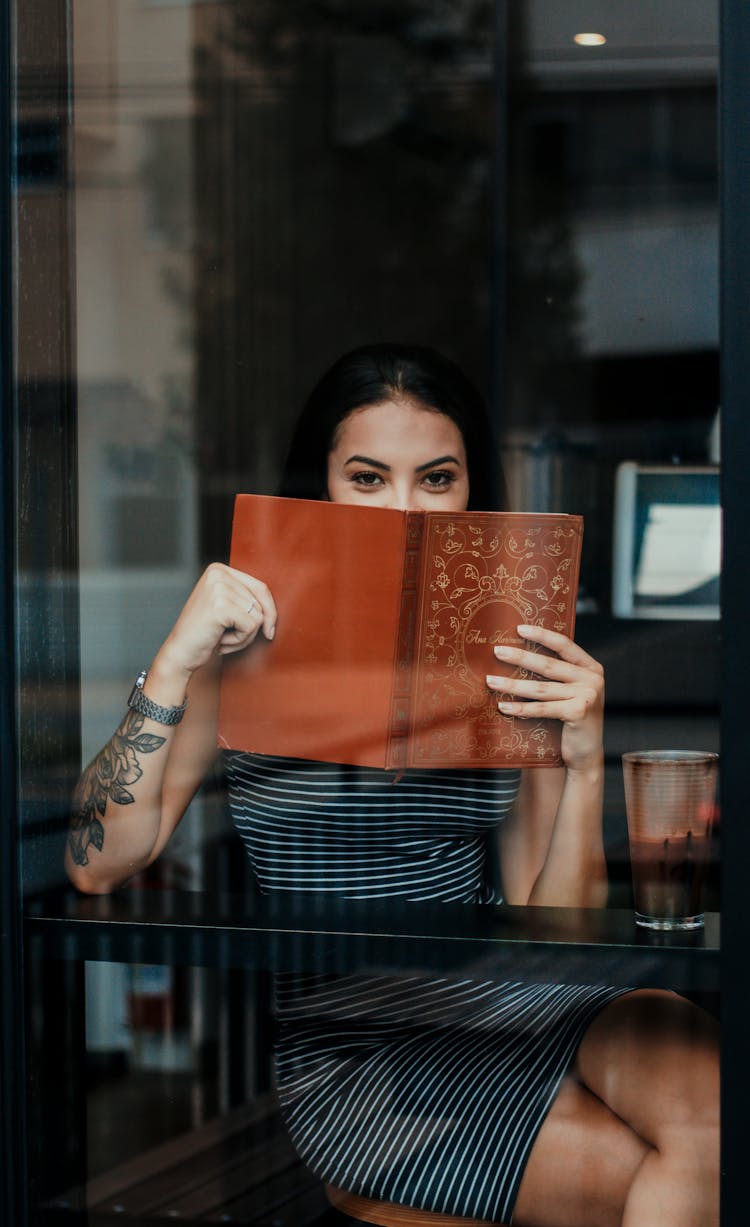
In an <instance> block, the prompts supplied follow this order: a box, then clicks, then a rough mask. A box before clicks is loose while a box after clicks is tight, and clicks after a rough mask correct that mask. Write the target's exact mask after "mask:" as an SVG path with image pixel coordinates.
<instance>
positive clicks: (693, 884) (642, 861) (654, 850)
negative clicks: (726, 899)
mask: <svg viewBox="0 0 750 1227" xmlns="http://www.w3.org/2000/svg"><path fill="white" fill-rule="evenodd" d="M708 847H709V839H708V836H707V834H706V833H705V832H704V833H702V834H699V835H696V834H694V833H693V832H692V831H688V832H687V834H686V835H672V836H669V837H665V838H663V839H654V838H652V839H647V838H644V837H641V838H637V839H631V844H630V857H631V863H632V868H633V893H634V896H635V910H636V912H637V913H638V914H639V915H641V916H658V917H664V918H665V919H666V918H675V919H677V918H680V917H687V916H697V915H699V914H700V913H701V911H702V907H701V886H702V882H703V875H704V872H705V867H706V860H707V856H708Z"/></svg>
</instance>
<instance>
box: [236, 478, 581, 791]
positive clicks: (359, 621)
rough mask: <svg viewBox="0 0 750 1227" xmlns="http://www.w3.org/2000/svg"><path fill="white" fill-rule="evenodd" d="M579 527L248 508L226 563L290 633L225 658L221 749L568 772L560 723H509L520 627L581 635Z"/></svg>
mask: <svg viewBox="0 0 750 1227" xmlns="http://www.w3.org/2000/svg"><path fill="white" fill-rule="evenodd" d="M582 531H583V522H582V519H581V517H580V516H568V515H543V514H525V513H520V514H519V513H511V512H477V511H463V512H418V511H416V512H412V511H409V512H405V511H393V510H386V509H382V508H374V507H361V506H350V505H346V504H342V503H327V502H313V501H308V500H304V499H284V498H270V497H263V496H257V495H248V494H240V495H238V496H237V500H236V504H235V513H234V527H233V531H232V550H231V557H230V563H231V565H232V566H233V567H237V568H238V569H240V570H243V571H246V572H248V573H249V574H251V575H254V576H256V577H257V578H258V579H262V580H263V581H264V582H265V583H266V584H268V586H269V588H270V589H271V592H272V593H273V595H274V598H275V600H276V605H277V608H278V623H277V628H276V634H275V637H274V639H273V640H272V641H271V642H270V643H269V642H268V641H266V640H265V639H263V637H262V635H259V637H258V639H257V640H256V642H255V643H254V644H252V645H251V646H250V647H249V648H248V649H246V650H245V651H243V652H239V653H237V654H236V655H231V656H229V657H227V658H226V661H225V665H224V672H223V678H222V684H221V700H220V710H219V744H220V746H222V747H224V748H227V749H236V750H250V751H255V752H257V753H262V754H274V755H282V756H288V757H293V758H309V759H317V760H320V761H322V762H336V763H351V764H357V765H360V766H369V767H383V768H387V769H390V770H395V771H398V770H402V769H404V768H407V767H519V766H529V765H542V766H544V765H549V766H556V765H558V764H559V763H560V726H559V724H558V722H557V721H544V720H522V719H517V718H515V717H509V716H504V715H502V714H501V713H500V712H499V711H498V709H497V703H498V699H499V698H500V694H499V693H497V692H495V691H490V690H489V689H488V688H487V684H486V681H485V679H486V676H487V674H488V673H494V674H499V675H503V674H504V673H505V674H507V673H508V672H509V669H508V667H507V666H504V665H502V664H501V662H500V661H498V659H497V657H496V656H495V655H494V653H493V650H492V649H493V646H494V645H495V644H499V643H511V644H519V643H520V642H521V641H520V639H519V637H518V634H517V629H516V628H517V627H518V625H519V624H522V623H527V624H533V625H541V626H547V627H550V628H551V629H554V630H559V631H562V632H563V633H564V634H566V635H571V636H572V633H573V626H574V621H575V605H576V591H577V586H578V572H579V565H580V553H581V538H582Z"/></svg>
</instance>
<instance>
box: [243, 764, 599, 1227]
mask: <svg viewBox="0 0 750 1227" xmlns="http://www.w3.org/2000/svg"><path fill="white" fill-rule="evenodd" d="M225 762H226V770H227V776H228V781H229V795H230V803H231V807H232V814H233V819H234V822H235V825H236V827H237V829H238V831H239V833H240V835H241V836H242V839H243V841H244V843H245V846H246V848H247V851H248V853H249V856H250V859H251V861H252V864H253V867H254V869H255V873H256V875H257V878H258V882H259V884H260V887H261V889H262V890H263V891H265V892H272V891H315V892H320V891H322V892H333V893H335V894H338V895H339V896H341V897H345V898H349V899H376V898H383V897H399V898H402V899H410V900H415V901H417V900H420V901H424V900H432V901H436V900H440V901H444V902H456V901H462V902H474V903H476V902H481V901H491V900H492V895H491V893H490V892H488V891H487V889H486V887H485V884H484V856H485V841H486V835H487V832H488V831H490V830H492V829H493V828H495V827H496V826H497V825H498V823H499V822H500V821H502V819H503V817H504V816H505V815H506V814H507V812H508V810H509V808H510V806H511V805H512V803H513V801H514V799H515V796H516V793H517V789H518V783H519V773H518V772H515V771H500V770H498V771H475V772H471V771H409V772H407V773H406V774H405V775H403V777H401V778H398V779H397V778H395V777H394V776H393V775H392V774H389V773H387V772H383V771H376V770H369V769H363V768H352V767H345V766H335V765H331V764H325V763H310V762H306V761H303V760H296V759H278V758H271V757H268V756H260V755H248V754H242V753H237V752H232V753H228V754H226V755H225ZM621 991H622V990H619V989H612V988H606V987H604V986H590V985H588V986H580V985H579V986H577V985H564V984H544V985H540V984H527V983H524V982H522V981H521V980H519V981H516V982H508V981H501V982H498V981H496V980H493V979H491V978H489V977H488V969H487V968H486V967H483V968H481V969H479V968H478V969H477V975H476V977H474V976H471V977H467V978H461V979H459V978H447V977H446V978H440V977H435V976H427V975H403V976H395V975H390V974H388V975H383V976H378V975H372V976H363V975H348V976H334V975H321V974H310V975H299V974H285V975H282V976H279V977H278V978H277V985H276V994H277V1012H278V1016H279V1023H280V1039H279V1043H278V1047H277V1083H278V1091H279V1099H280V1102H281V1106H282V1111H283V1113H284V1116H285V1119H286V1122H287V1125H288V1127H289V1131H290V1134H291V1137H292V1140H293V1142H294V1144H295V1146H296V1148H297V1150H298V1151H299V1153H300V1155H301V1157H302V1158H303V1160H304V1161H305V1162H306V1163H307V1164H308V1166H309V1167H310V1168H311V1169H312V1170H313V1171H314V1172H315V1173H316V1174H317V1175H318V1176H319V1177H320V1178H321V1180H323V1181H325V1182H326V1183H329V1184H332V1185H335V1186H337V1187H339V1188H342V1189H346V1190H347V1191H349V1192H352V1193H358V1194H360V1195H361V1196H364V1197H371V1198H377V1199H380V1200H384V1201H394V1202H400V1203H402V1204H405V1205H411V1206H417V1207H419V1208H421V1209H425V1210H432V1211H436V1212H438V1213H444V1214H454V1215H460V1216H465V1217H469V1218H477V1219H484V1220H487V1221H489V1222H502V1223H510V1222H511V1220H512V1214H513V1206H514V1203H515V1198H516V1195H517V1192H518V1187H519V1184H520V1181H521V1177H522V1176H523V1171H524V1167H525V1164H526V1160H527V1158H528V1155H529V1152H530V1150H531V1147H532V1145H533V1142H534V1139H535V1137H536V1135H537V1133H538V1131H539V1128H540V1127H541V1125H542V1123H543V1121H544V1118H545V1115H546V1113H547V1111H548V1109H549V1107H550V1105H551V1103H552V1101H553V1100H554V1097H555V1095H556V1093H557V1090H558V1088H559V1085H560V1081H561V1079H562V1078H563V1077H564V1075H565V1073H566V1072H567V1070H568V1069H569V1068H570V1065H571V1062H572V1060H573V1058H574V1056H575V1052H576V1049H577V1047H578V1044H579V1043H580V1041H581V1038H582V1036H583V1034H584V1032H585V1030H586V1028H587V1027H588V1025H589V1023H590V1022H591V1021H592V1019H593V1018H594V1017H595V1015H596V1014H597V1013H598V1011H599V1010H600V1009H601V1008H602V1006H604V1005H605V1004H606V1003H607V1002H608V1001H610V1000H612V999H613V998H614V997H616V996H617V995H618V994H619V993H620V992H621Z"/></svg>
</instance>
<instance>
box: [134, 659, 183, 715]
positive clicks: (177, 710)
mask: <svg viewBox="0 0 750 1227" xmlns="http://www.w3.org/2000/svg"><path fill="white" fill-rule="evenodd" d="M145 680H146V670H145V669H141V671H140V673H139V674H138V676H137V678H136V679H135V684H134V685H133V689H132V690H131V692H130V698H129V699H128V707H132V708H133V711H139V712H140V713H141V715H142V716H148V718H149V720H155V721H156V723H157V724H179V723H180V721H181V719H182V717H183V716H184V715H185V708H186V707H187V699H185V702H184V703H181V704H180V706H179V707H162V706H161V704H159V703H154V701H153V699H149V698H148V696H147V695H145V694H144V693H143V683H144V682H145Z"/></svg>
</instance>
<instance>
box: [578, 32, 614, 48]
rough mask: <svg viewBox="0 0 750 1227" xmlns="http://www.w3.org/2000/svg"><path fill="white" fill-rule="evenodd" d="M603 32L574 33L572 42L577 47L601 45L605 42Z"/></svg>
mask: <svg viewBox="0 0 750 1227" xmlns="http://www.w3.org/2000/svg"><path fill="white" fill-rule="evenodd" d="M606 41H607V40H606V38H605V37H604V35H603V34H574V35H573V42H574V43H578V46H579V47H603V46H604V44H605V43H606Z"/></svg>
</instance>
